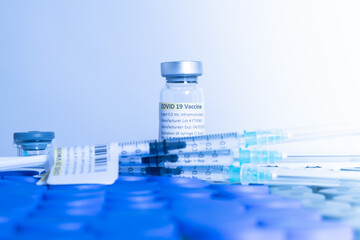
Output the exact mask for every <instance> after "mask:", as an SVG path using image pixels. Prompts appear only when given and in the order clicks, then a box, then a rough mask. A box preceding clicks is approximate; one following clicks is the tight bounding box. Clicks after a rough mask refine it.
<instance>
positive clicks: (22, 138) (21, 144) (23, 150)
mask: <svg viewBox="0 0 360 240" xmlns="http://www.w3.org/2000/svg"><path fill="white" fill-rule="evenodd" d="M54 138H55V133H54V132H39V131H30V132H18V133H14V146H15V147H16V148H17V155H18V156H19V157H22V156H35V155H46V154H48V153H49V152H50V151H51V150H52V140H53V139H54Z"/></svg>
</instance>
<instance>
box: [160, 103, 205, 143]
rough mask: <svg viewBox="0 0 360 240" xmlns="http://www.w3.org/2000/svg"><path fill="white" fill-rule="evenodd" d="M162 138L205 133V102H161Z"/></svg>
mask: <svg viewBox="0 0 360 240" xmlns="http://www.w3.org/2000/svg"><path fill="white" fill-rule="evenodd" d="M159 113H160V117H159V119H160V138H178V137H192V136H201V135H204V134H205V113H204V104H203V103H160V111H159Z"/></svg>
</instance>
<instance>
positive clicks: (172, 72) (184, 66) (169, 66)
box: [161, 61, 203, 77]
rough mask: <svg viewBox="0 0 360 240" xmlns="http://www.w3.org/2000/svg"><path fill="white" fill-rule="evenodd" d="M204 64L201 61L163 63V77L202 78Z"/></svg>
mask: <svg viewBox="0 0 360 240" xmlns="http://www.w3.org/2000/svg"><path fill="white" fill-rule="evenodd" d="M202 73H203V71H202V63H201V62H199V61H176V62H163V63H161V76H163V77H192V76H193V77H196V76H201V75H202Z"/></svg>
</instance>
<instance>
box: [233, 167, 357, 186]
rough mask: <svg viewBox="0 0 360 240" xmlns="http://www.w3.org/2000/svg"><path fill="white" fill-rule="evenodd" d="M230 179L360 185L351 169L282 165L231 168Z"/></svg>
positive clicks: (275, 183) (236, 180) (247, 181)
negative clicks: (301, 167)
mask: <svg viewBox="0 0 360 240" xmlns="http://www.w3.org/2000/svg"><path fill="white" fill-rule="evenodd" d="M229 181H230V182H238V183H241V184H243V185H248V184H272V185H309V186H313V185H316V186H344V185H356V186H360V175H359V174H358V173H356V172H351V171H333V170H326V169H315V168H303V169H288V168H281V167H259V166H254V165H250V164H244V165H243V166H241V168H239V167H233V166H231V167H230V168H229Z"/></svg>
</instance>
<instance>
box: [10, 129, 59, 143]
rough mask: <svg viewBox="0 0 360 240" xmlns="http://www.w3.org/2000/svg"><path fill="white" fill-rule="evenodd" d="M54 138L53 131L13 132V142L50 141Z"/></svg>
mask: <svg viewBox="0 0 360 240" xmlns="http://www.w3.org/2000/svg"><path fill="white" fill-rule="evenodd" d="M54 138H55V133H54V132H40V131H30V132H17V133H14V143H22V142H44V141H45V142H51V141H52V140H53V139H54Z"/></svg>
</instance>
